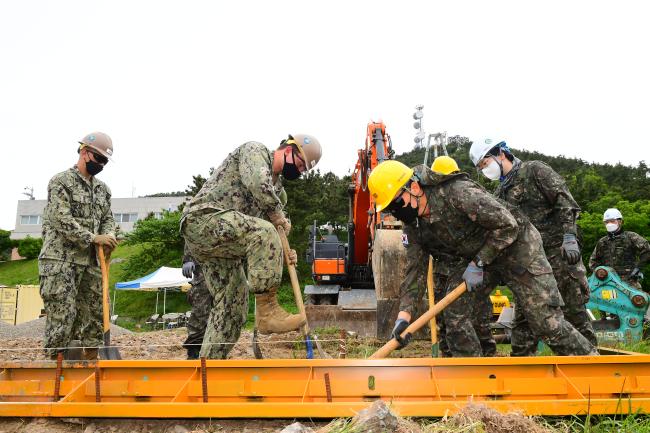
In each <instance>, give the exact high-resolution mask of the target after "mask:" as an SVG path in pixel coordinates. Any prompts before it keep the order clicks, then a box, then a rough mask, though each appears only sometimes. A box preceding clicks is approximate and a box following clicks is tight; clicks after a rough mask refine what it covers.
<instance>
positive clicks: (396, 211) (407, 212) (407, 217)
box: [386, 196, 418, 224]
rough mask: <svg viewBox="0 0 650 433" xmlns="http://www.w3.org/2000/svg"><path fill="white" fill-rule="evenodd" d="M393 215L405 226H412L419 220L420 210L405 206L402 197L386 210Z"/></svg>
mask: <svg viewBox="0 0 650 433" xmlns="http://www.w3.org/2000/svg"><path fill="white" fill-rule="evenodd" d="M386 210H387V211H388V212H390V214H391V215H393V216H394V217H395V218H397V219H398V220H400V221H402V222H403V223H404V224H411V223H413V222H414V221H415V220H416V219H417V218H418V210H417V209H416V208H414V207H412V206H411V205H408V206H406V207H405V206H404V199H403V198H402V197H401V196H400V197H398V199H397V200H395V201H393V202H391V204H390V205H389V206H388V207H387V208H386Z"/></svg>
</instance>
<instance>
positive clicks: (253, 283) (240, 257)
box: [181, 211, 282, 359]
mask: <svg viewBox="0 0 650 433" xmlns="http://www.w3.org/2000/svg"><path fill="white" fill-rule="evenodd" d="M181 230H182V234H183V237H184V238H185V242H186V244H187V246H188V249H189V252H190V254H191V255H192V257H194V258H196V259H197V260H198V261H199V262H200V263H201V265H202V267H203V276H204V277H205V281H206V284H207V287H208V290H209V291H210V294H211V295H212V306H211V309H210V315H209V317H208V322H207V326H206V330H205V335H204V337H203V344H202V346H201V352H200V356H202V357H203V356H205V357H207V358H212V359H225V358H226V357H227V356H228V353H229V352H230V350H231V349H232V347H233V346H234V344H235V343H236V342H237V340H238V339H239V335H240V333H241V327H242V325H243V324H244V323H245V321H246V311H247V309H248V289H249V288H250V290H251V291H252V292H253V293H255V294H260V293H265V292H267V291H268V290H269V289H272V288H275V287H278V286H279V285H280V280H281V277H282V245H281V243H280V237H279V236H278V233H277V232H276V230H275V227H273V225H272V224H271V223H270V222H268V221H266V220H263V219H260V218H255V217H251V216H248V215H245V214H243V213H241V212H237V211H226V212H221V213H215V212H205V211H199V212H196V213H192V214H190V215H188V216H187V217H186V219H185V221H183V223H182V225H181ZM246 263H247V272H246V273H245V272H244V265H245V264H246ZM246 275H248V278H246Z"/></svg>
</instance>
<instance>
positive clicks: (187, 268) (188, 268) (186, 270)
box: [183, 262, 195, 278]
mask: <svg viewBox="0 0 650 433" xmlns="http://www.w3.org/2000/svg"><path fill="white" fill-rule="evenodd" d="M194 266H195V265H194V262H185V263H183V276H184V277H185V278H192V277H193V276H194Z"/></svg>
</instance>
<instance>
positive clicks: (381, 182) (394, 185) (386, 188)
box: [368, 160, 413, 212]
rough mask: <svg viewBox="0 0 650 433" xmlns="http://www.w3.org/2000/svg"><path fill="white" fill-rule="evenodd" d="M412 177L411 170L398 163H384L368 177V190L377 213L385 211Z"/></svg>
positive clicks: (391, 161)
mask: <svg viewBox="0 0 650 433" xmlns="http://www.w3.org/2000/svg"><path fill="white" fill-rule="evenodd" d="M411 176H413V170H412V169H410V168H408V167H407V166H406V165H404V164H402V163H401V162H399V161H394V160H390V161H384V162H382V163H381V164H379V165H378V166H377V167H375V169H374V170H372V172H371V173H370V177H368V189H369V190H370V194H371V195H372V198H373V199H374V200H375V206H377V212H381V211H382V210H384V209H386V207H388V205H389V204H390V202H391V201H393V198H395V195H397V193H398V192H399V190H400V189H401V188H402V187H403V186H404V185H406V183H407V182H408V181H409V179H411Z"/></svg>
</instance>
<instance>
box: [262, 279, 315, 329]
mask: <svg viewBox="0 0 650 433" xmlns="http://www.w3.org/2000/svg"><path fill="white" fill-rule="evenodd" d="M277 290H278V289H277V288H273V289H270V290H269V291H268V292H266V293H262V294H259V295H255V302H256V305H257V311H256V312H255V323H256V325H257V329H258V330H259V332H260V333H261V334H278V333H282V332H289V331H295V330H297V329H298V328H300V327H301V326H302V325H303V324H304V323H305V321H304V320H303V319H302V316H301V315H300V314H289V313H287V312H286V311H285V310H284V308H282V307H281V306H280V305H279V304H278V299H277V297H276V294H277Z"/></svg>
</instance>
